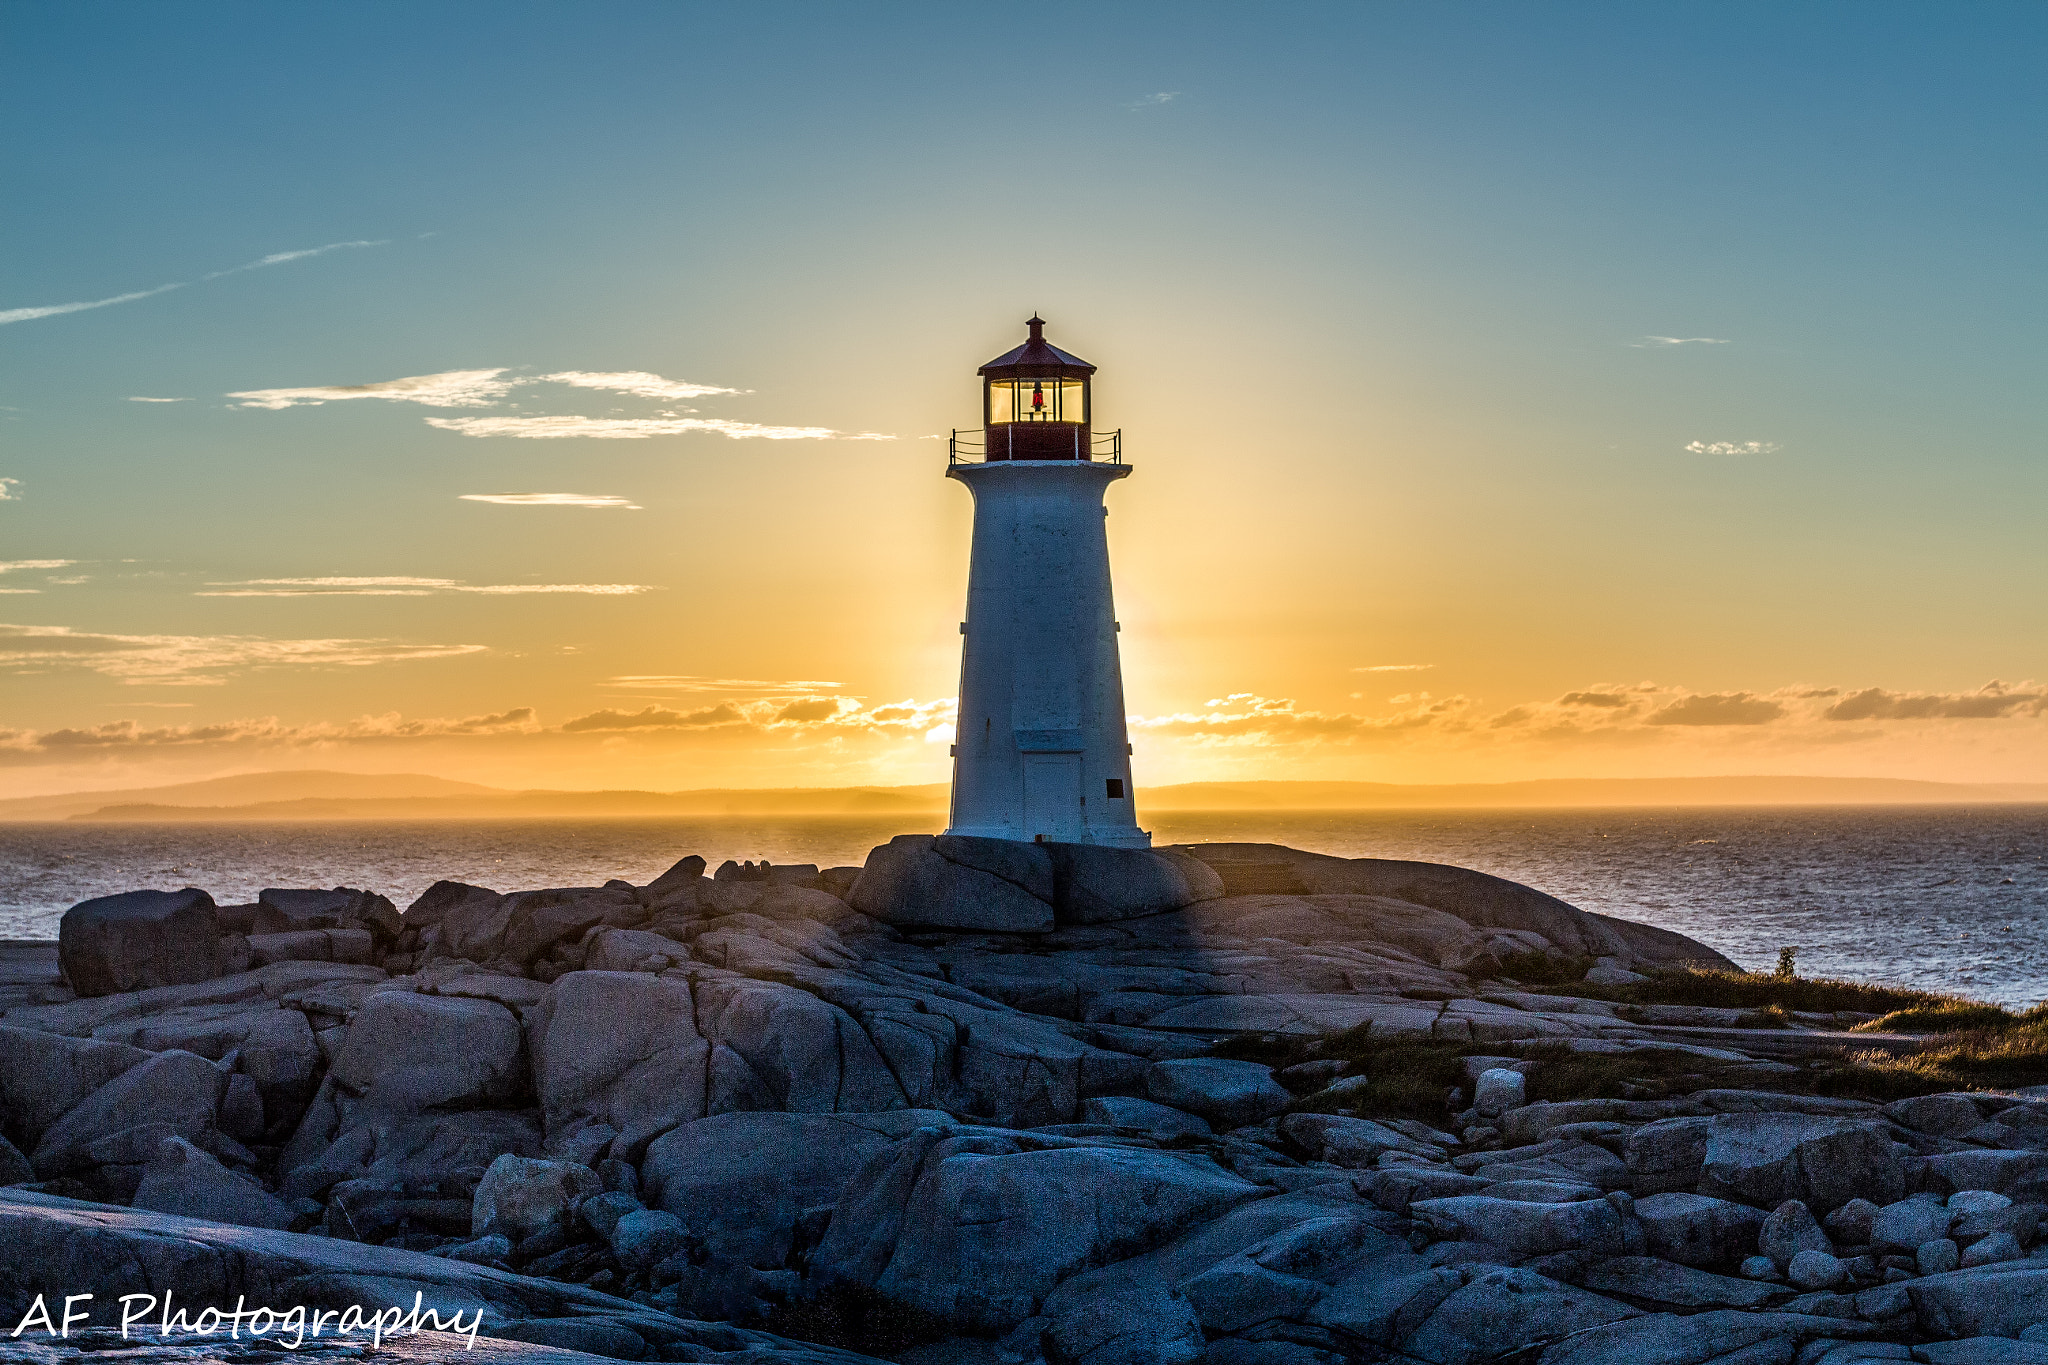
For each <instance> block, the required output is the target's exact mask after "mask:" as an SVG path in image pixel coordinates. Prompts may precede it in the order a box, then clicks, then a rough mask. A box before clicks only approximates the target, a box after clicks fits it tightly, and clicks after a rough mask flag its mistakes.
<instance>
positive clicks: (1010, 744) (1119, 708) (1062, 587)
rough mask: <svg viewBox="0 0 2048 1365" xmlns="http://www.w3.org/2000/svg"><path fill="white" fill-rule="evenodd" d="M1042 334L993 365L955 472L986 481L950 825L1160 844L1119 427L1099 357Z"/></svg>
mask: <svg viewBox="0 0 2048 1365" xmlns="http://www.w3.org/2000/svg"><path fill="white" fill-rule="evenodd" d="M1026 325H1027V326H1028V327H1029V328H1030V329H1031V335H1030V338H1029V339H1028V340H1027V341H1025V343H1024V344H1023V345H1021V346H1019V347H1017V348H1016V349H1015V350H1013V351H1010V352H1008V353H1007V354H1005V355H1002V356H999V357H997V358H996V359H994V360H991V361H990V362H989V363H988V364H986V365H984V366H982V367H981V379H982V428H981V434H980V439H979V440H978V441H977V440H975V439H973V438H972V437H971V436H969V437H967V438H964V439H963V437H962V433H960V432H958V431H956V432H954V433H953V443H952V447H951V450H950V452H949V458H948V463H947V468H946V477H947V478H950V479H958V480H959V481H960V482H961V483H964V484H966V485H967V489H968V491H969V492H970V493H971V494H973V497H974V549H973V554H972V557H971V559H970V563H969V568H968V577H967V619H966V620H965V621H964V622H962V623H961V626H960V633H961V635H962V636H963V637H964V638H963V639H962V641H961V645H960V712H959V716H958V718H957V721H956V730H957V733H956V735H955V741H956V742H955V744H954V746H953V802H952V811H951V816H950V820H949V824H948V827H947V830H946V832H947V833H948V834H955V835H971V836H976V837H980V838H989V839H1019V840H1024V841H1026V842H1033V843H1073V844H1101V845H1107V846H1109V847H1113V848H1149V847H1150V846H1151V843H1152V836H1151V835H1150V834H1147V833H1146V832H1145V831H1144V830H1141V829H1139V828H1138V816H1137V806H1136V800H1135V797H1134V793H1133V790H1132V787H1131V746H1130V737H1129V735H1128V733H1127V731H1126V728H1125V723H1124V683H1123V669H1122V665H1121V662H1120V661H1119V658H1118V653H1117V631H1118V625H1117V620H1116V611H1115V608H1114V606H1113V604H1112V602H1111V598H1110V588H1109V536H1108V532H1107V528H1106V526H1105V524H1104V520H1105V518H1107V517H1108V516H1109V509H1108V508H1107V507H1106V506H1104V505H1103V494H1104V492H1105V491H1106V490H1107V489H1108V488H1109V486H1110V485H1111V484H1112V483H1115V482H1116V481H1117V480H1118V479H1122V478H1125V477H1128V476H1129V474H1130V472H1131V468H1130V466H1129V465H1127V464H1125V463H1124V462H1123V442H1122V432H1121V431H1113V432H1105V433H1101V434H1097V433H1096V432H1095V431H1094V427H1093V421H1092V419H1093V394H1092V391H1091V390H1092V385H1093V380H1094V375H1095V367H1094V366H1093V365H1090V364H1089V363H1088V362H1087V361H1085V360H1083V359H1081V358H1080V357H1079V356H1076V355H1070V354H1069V353H1067V352H1066V351H1063V350H1061V349H1059V348H1058V347H1057V346H1054V345H1053V344H1052V343H1050V342H1048V341H1047V340H1046V339H1045V321H1044V319H1042V318H1039V317H1036V316H1034V317H1032V319H1031V320H1030V322H1029V323H1027V324H1026Z"/></svg>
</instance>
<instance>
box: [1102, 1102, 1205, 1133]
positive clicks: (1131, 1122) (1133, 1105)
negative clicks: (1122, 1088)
mask: <svg viewBox="0 0 2048 1365" xmlns="http://www.w3.org/2000/svg"><path fill="white" fill-rule="evenodd" d="M1081 1122H1083V1123H1106V1124H1109V1125H1110V1126H1111V1127H1115V1128H1137V1129H1141V1130H1143V1131H1144V1132H1147V1133H1150V1134H1151V1135H1152V1136H1153V1137H1156V1138H1163V1139H1170V1138H1177V1137H1209V1136H1211V1135H1212V1133H1213V1132H1214V1130H1213V1129H1211V1128H1210V1127H1209V1125H1208V1123H1207V1122H1205V1121H1204V1120H1203V1119H1201V1118H1198V1117H1197V1116H1195V1115H1193V1114H1190V1113H1188V1112H1187V1111H1186V1110H1183V1109H1174V1108H1171V1107H1169V1106H1167V1105H1164V1104H1154V1103H1153V1102H1152V1101H1150V1100H1138V1099H1131V1098H1130V1097H1128V1096H1125V1095H1104V1096H1100V1097H1098V1098H1096V1099H1091V1100H1083V1101H1082V1102H1081Z"/></svg>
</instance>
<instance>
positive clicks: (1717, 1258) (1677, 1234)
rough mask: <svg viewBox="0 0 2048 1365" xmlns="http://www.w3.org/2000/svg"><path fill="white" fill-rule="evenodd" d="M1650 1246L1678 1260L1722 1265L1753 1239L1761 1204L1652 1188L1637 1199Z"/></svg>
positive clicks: (1738, 1255)
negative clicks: (1658, 1191) (1758, 1207)
mask: <svg viewBox="0 0 2048 1365" xmlns="http://www.w3.org/2000/svg"><path fill="white" fill-rule="evenodd" d="M1635 1215H1636V1218H1637V1220H1638V1221H1640V1222H1641V1223H1642V1225H1643V1232H1644V1235H1645V1236H1646V1237H1647V1238H1648V1242H1649V1252H1650V1254H1651V1255H1652V1256H1661V1257H1662V1258H1664V1259H1665V1260H1667V1261H1676V1262H1678V1263H1679V1264H1680V1265H1688V1266H1702V1265H1723V1264H1727V1263H1729V1262H1732V1261H1735V1260H1738V1259H1740V1258H1741V1257H1742V1256H1743V1255H1744V1254H1745V1253H1747V1252H1748V1251H1749V1250H1750V1249H1751V1248H1753V1247H1755V1246H1756V1245H1757V1235H1758V1233H1759V1232H1761V1231H1762V1229H1763V1225H1764V1221H1765V1215H1764V1213H1763V1212H1762V1210H1760V1209H1753V1208H1750V1207H1749V1206H1748V1205H1746V1204H1737V1203H1733V1202H1731V1201H1729V1200H1726V1199H1712V1198H1709V1197H1708V1196H1706V1195H1703V1194H1676V1193H1673V1194H1653V1195H1651V1196H1649V1197H1648V1198H1646V1199H1638V1200H1636V1201H1635Z"/></svg>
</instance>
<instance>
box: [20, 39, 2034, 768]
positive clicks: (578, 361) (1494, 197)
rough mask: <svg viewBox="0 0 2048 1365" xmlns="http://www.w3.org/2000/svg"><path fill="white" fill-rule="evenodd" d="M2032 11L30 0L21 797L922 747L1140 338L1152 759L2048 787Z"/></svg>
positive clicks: (1144, 689)
mask: <svg viewBox="0 0 2048 1365" xmlns="http://www.w3.org/2000/svg"><path fill="white" fill-rule="evenodd" d="M2044 58H2048V9H2044V8H2043V7H2041V6H2040V5H2039V4H2036V3H2010V4H2008V3H1999V2H1998V0H1977V2H1976V3H1972V4H1969V5H1928V4H1924V3H1904V4H1899V3H1883V2H1882V0H1877V2H1872V0H1857V2H1856V3H1845V4H1831V3H1801V4H1796V5H1785V4H1782V3H1776V2H1775V0H1773V2H1772V3H1756V4H1747V3H1739V2H1738V0H1715V2H1714V3H1684V2H1682V0H1681V2H1678V3H1660V4H1642V3H1631V4H1591V3H1570V2H1568V0H1558V2H1557V3H1544V4H1528V3H1520V2H1519V0H1518V2H1517V3H1484V4H1473V3H1459V2H1458V0H1444V2H1442V3H1345V4H1327V5H1326V4H1283V5H1276V6H1268V7H1254V8H1251V9H1247V8H1246V7H1244V6H1242V5H1222V4H1203V3H1186V2H1185V0H1176V3H1173V4H1115V3H1109V4H1104V3H1091V4H1086V5H1080V4H1075V5H1060V4H1048V5H1039V6H1034V7H1031V8H1029V9H1027V10H1019V9H1017V8H1016V7H1014V6H993V5H960V4H957V3H954V4H929V5H921V4H900V3H899V4H875V5H867V6H825V5H815V4H777V3H754V2H750V3H748V4H744V5H741V4H720V5H703V4H689V3H658V4H657V3H637V2H636V0H607V2H606V3H602V4H594V5H575V6H569V5H554V4H548V5H543V4H530V3H517V2H516V0H493V3H490V4H470V3H455V2H453V0H445V2H442V3H435V2H434V0H428V2H427V3H406V4H402V5H401V4H395V3H378V2H376V0H351V2H350V3H347V4H324V3H316V2H310V0H308V2H302V3H294V4H292V5H275V4H267V3H264V4H257V3H248V4H244V3H231V2H229V0H202V3H195V4H186V5H157V6H149V5H134V4H130V3H99V2H96V0H62V3H58V2H56V0H36V2H33V3H23V2H22V0H7V2H6V3H0V125H4V126H5V127H6V128H7V129H9V130H10V132H11V134H12V135H11V136H10V137H8V138H7V139H6V140H5V141H4V144H0V174H4V183H5V184H6V185H7V186H8V187H9V192H8V193H7V194H6V195H5V196H4V197H0V794H7V795H22V794H33V793H40V792H49V791H59V790H68V789H76V788H81V787H100V786H122V785H147V784H150V783H156V782H169V781H178V780H185V779H189V778H198V777H207V776H213V775H218V774H224V773H232V772H246V771H258V770H263V769H269V768H302V767H320V768H332V769H346V770H352V771H361V772H401V771H402V772H431V773H437V774H441V775H444V776H448V777H455V778H463V779H467V780H472V781H480V782H488V783H493V784H499V785H507V786H522V787H563V788H593V787H633V788H651V789H680V788H690V787H718V786H744V787H778V786H838V785H849V784H865V783H892V784H893V783H914V782H915V783H922V782H931V781H941V780H944V779H945V777H946V776H947V772H948V763H947V759H946V741H947V740H948V739H950V737H951V734H950V715H951V706H952V698H953V694H954V691H955V688H956V686H957V677H958V668H959V655H958V650H959V643H960V639H959V634H958V629H957V623H958V621H959V617H960V613H961V611H962V607H963V602H964V597H965V584H966V567H967V551H968V542H967V533H968V521H969V512H970V508H969V503H968V495H967V493H966V491H965V490H964V489H963V488H961V487H959V486H958V485H957V484H956V483H953V482H951V481H948V480H946V479H945V478H944V477H943V473H944V465H945V458H946V445H945V440H944V438H945V436H946V435H947V434H948V433H949V432H950V431H951V430H952V429H954V428H955V427H963V426H967V425H969V424H972V423H973V422H975V421H977V420H978V417H977V414H978V396H979V395H978V381H977V380H976V377H975V374H974V371H975V368H976V367H977V366H979V365H980V364H982V363H984V362H985V361H987V360H989V359H991V358H993V357H994V356H995V355H997V354H999V353H1000V352H1002V351H1005V350H1007V349H1009V348H1010V347H1012V346H1013V345H1015V344H1016V343H1017V342H1019V341H1020V340H1022V336H1023V327H1022V324H1023V320H1024V319H1025V318H1026V317H1027V316H1029V315H1030V314H1031V313H1032V312H1033V311H1034V310H1036V311H1038V312H1039V313H1041V314H1043V316H1044V317H1046V318H1047V319H1048V320H1049V326H1048V329H1047V335H1048V337H1049V339H1051V340H1053V341H1054V342H1055V343H1057V344H1058V345H1060V346H1062V347H1064V348H1065V349H1067V350H1070V351H1074V352H1077V353H1078V354H1080V355H1082V356H1084V357H1085V358H1087V359H1088V360H1090V361H1091V362H1093V363H1095V364H1096V365H1098V366H1099V367H1100V371H1099V373H1098V375H1097V378H1096V394H1095V407H1096V416H1097V425H1098V427H1100V428H1109V427H1117V428H1121V429H1122V431H1123V441H1124V451H1125V455H1126V458H1127V459H1128V460H1129V461H1130V462H1131V463H1132V464H1133V465H1134V466H1135V472H1134V476H1133V477H1131V478H1130V479H1128V480H1125V481H1124V482H1122V483H1120V484H1119V485H1118V486H1117V487H1116V488H1115V489H1114V490H1112V492H1111V493H1110V495H1109V501H1110V507H1111V516H1110V520H1109V523H1108V525H1109V528H1110V540H1111V554H1112V559H1113V564H1114V571H1115V575H1116V592H1117V610H1118V615H1119V617H1120V619H1121V620H1122V622H1123V634H1122V636H1121V641H1122V646H1123V650H1124V671H1125V689H1126V695H1127V700H1128V703H1129V707H1130V712H1131V716H1132V736H1133V744H1134V754H1135V756H1134V760H1133V762H1134V773H1135V777H1136V781H1137V784H1138V787H1139V789H1140V798H1141V800H1142V789H1143V787H1144V786H1145V785H1146V784H1147V783H1148V782H1149V783H1164V782H1183V781H1193V780H1202V779H1211V778H1216V779H1225V778H1227V779H1245V778H1316V779H1359V780H1372V781H1397V782H1450V781H1457V782H1465V781H1495V780H1520V779H1526V778H1533V777H1588V776H1676V775H1691V774H1727V773H1792V774H1813V775H1845V776H1850V775H1853V776H1895V777H1917V778H1936V779H1948V780H1964V781H1976V780H2002V781H2042V780H2048V684H2044V681H2043V680H2048V593H2044V592H2043V587H2042V585H2043V583H2044V580H2048V534H2044V530H2043V526H2044V520H2043V513H2044V510H2048V465H2044V459H2043V455H2044V449H2043V445H2044V443H2043V436H2042V430H2043V424H2042V417H2043V404H2042V390H2041V380H2040V376H2041V373H2042V359H2043V356H2042V351H2043V345H2042V342H2043V323H2042V319H2043V317H2044V316H2048V308H2044V299H2043V297H2042V296H2043V287H2042V286H2043V282H2044V274H2048V251H2044V245H2048V239H2044V231H2043V229H2044V216H2048V215H2044V207H2048V203H2044V201H2048V189H2044V186H2048V176H2044V174H2043V171H2044V167H2043V165H2042V160H2043V148H2044V147H2048V139H2044V136H2043V134H2044V128H2043V123H2044V118H2043V112H2044V108H2043V106H2044V97H2043V85H2042V82H2041V80H2040V77H2039V72H2040V70H2041V69H2042V63H2043V60H2044Z"/></svg>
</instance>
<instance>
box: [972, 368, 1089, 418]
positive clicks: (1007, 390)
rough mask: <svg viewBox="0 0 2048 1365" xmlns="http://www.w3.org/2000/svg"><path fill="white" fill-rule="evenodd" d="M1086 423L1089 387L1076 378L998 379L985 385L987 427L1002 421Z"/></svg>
mask: <svg viewBox="0 0 2048 1365" xmlns="http://www.w3.org/2000/svg"><path fill="white" fill-rule="evenodd" d="M1087 420H1088V385H1087V383H1086V381H1084V380H1079V379H997V380H991V381H990V383H989V386H988V421H989V425H990V426H998V425H1000V424H1002V423H1005V422H1080V423H1085V422H1086V421H1087Z"/></svg>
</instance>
